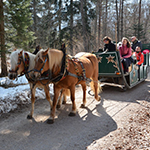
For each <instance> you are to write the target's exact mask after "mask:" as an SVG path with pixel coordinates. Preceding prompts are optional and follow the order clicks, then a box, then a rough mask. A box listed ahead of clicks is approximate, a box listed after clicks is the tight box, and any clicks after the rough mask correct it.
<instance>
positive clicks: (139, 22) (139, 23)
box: [138, 0, 142, 39]
mask: <svg viewBox="0 0 150 150" xmlns="http://www.w3.org/2000/svg"><path fill="white" fill-rule="evenodd" d="M141 1H142V0H140V1H139V21H138V39H140V25H141Z"/></svg>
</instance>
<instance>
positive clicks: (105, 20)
mask: <svg viewBox="0 0 150 150" xmlns="http://www.w3.org/2000/svg"><path fill="white" fill-rule="evenodd" d="M107 5H108V0H106V4H105V13H104V14H105V15H104V25H103V26H104V27H103V29H104V31H103V37H104V36H106V35H107V13H108V12H107V7H108V6H107Z"/></svg>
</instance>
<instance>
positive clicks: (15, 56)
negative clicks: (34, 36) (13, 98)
mask: <svg viewBox="0 0 150 150" xmlns="http://www.w3.org/2000/svg"><path fill="white" fill-rule="evenodd" d="M22 54H23V50H21V51H19V50H16V51H13V52H12V53H11V55H10V64H11V67H10V70H9V73H8V77H9V78H10V79H13V80H14V79H15V78H17V76H18V74H21V73H22V72H23V70H24V64H23V56H22Z"/></svg>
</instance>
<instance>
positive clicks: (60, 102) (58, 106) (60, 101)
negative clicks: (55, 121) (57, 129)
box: [57, 89, 64, 108]
mask: <svg viewBox="0 0 150 150" xmlns="http://www.w3.org/2000/svg"><path fill="white" fill-rule="evenodd" d="M63 93H64V89H62V90H61V92H60V97H59V100H58V103H57V108H60V107H61V104H62V98H63Z"/></svg>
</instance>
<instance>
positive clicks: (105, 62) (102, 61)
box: [96, 52, 120, 76]
mask: <svg viewBox="0 0 150 150" xmlns="http://www.w3.org/2000/svg"><path fill="white" fill-rule="evenodd" d="M96 56H97V58H98V60H99V76H107V75H108V76H111V75H116V73H118V72H120V63H119V62H120V60H119V58H118V52H109V53H106V54H103V55H101V53H96Z"/></svg>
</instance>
